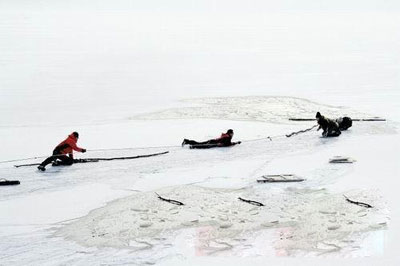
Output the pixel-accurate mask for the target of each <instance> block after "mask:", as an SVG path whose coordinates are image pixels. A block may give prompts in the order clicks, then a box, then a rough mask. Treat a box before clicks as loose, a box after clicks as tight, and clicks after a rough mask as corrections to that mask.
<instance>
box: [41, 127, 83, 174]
mask: <svg viewBox="0 0 400 266" xmlns="http://www.w3.org/2000/svg"><path fill="white" fill-rule="evenodd" d="M78 138H79V134H78V132H72V134H71V135H69V136H68V138H66V139H65V140H64V141H63V142H61V143H60V144H58V145H57V147H56V148H55V149H54V150H53V155H52V156H50V157H49V158H47V159H46V160H44V161H43V162H42V163H41V164H40V165H39V166H38V169H39V170H41V171H46V165H48V164H49V163H51V162H53V163H54V164H56V165H71V164H73V163H74V157H73V151H79V152H86V149H82V148H79V147H78V146H76V143H77V142H78ZM67 154H68V156H67Z"/></svg>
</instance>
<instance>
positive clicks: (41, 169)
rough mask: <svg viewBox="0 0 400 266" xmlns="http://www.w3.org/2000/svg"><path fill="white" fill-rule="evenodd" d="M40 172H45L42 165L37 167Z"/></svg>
mask: <svg viewBox="0 0 400 266" xmlns="http://www.w3.org/2000/svg"><path fill="white" fill-rule="evenodd" d="M37 168H38V169H39V170H40V171H43V172H44V171H46V167H44V166H43V165H39V166H38V167H37Z"/></svg>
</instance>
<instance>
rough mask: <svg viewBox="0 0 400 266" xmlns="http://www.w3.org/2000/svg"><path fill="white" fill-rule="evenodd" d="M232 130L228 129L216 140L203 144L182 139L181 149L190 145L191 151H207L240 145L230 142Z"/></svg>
mask: <svg viewBox="0 0 400 266" xmlns="http://www.w3.org/2000/svg"><path fill="white" fill-rule="evenodd" d="M232 137H233V130H232V129H229V130H228V131H226V133H222V134H221V137H219V138H216V139H210V140H207V141H203V142H197V141H195V140H189V139H184V140H183V142H182V147H183V146H185V145H190V148H191V149H208V148H214V147H228V146H233V145H236V144H240V143H241V142H240V141H238V142H232Z"/></svg>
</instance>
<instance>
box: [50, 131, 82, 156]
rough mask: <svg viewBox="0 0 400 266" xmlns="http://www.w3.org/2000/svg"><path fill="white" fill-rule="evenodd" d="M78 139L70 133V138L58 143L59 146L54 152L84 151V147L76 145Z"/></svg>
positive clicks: (70, 152)
mask: <svg viewBox="0 0 400 266" xmlns="http://www.w3.org/2000/svg"><path fill="white" fill-rule="evenodd" d="M77 141H78V139H77V138H76V137H75V136H74V135H73V134H71V135H69V136H68V138H66V139H65V140H64V141H63V142H61V143H60V144H58V145H57V147H56V148H55V149H54V153H57V154H71V155H72V152H73V151H79V152H82V150H83V149H82V148H79V147H78V146H76V143H77Z"/></svg>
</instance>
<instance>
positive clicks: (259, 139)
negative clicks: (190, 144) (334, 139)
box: [0, 125, 316, 164]
mask: <svg viewBox="0 0 400 266" xmlns="http://www.w3.org/2000/svg"><path fill="white" fill-rule="evenodd" d="M315 127H316V125H315V126H313V127H312V128H307V129H305V130H300V131H297V132H292V133H290V134H282V135H274V136H268V137H262V138H255V139H248V140H243V141H242V143H248V142H254V141H261V140H269V141H272V140H273V139H277V138H281V137H291V136H293V135H297V134H300V133H304V132H307V131H310V130H311V129H313V128H315ZM180 147H181V146H180V145H165V146H146V147H128V148H109V149H107V148H106V149H90V150H87V152H99V151H123V150H146V149H166V148H168V149H171V148H180ZM47 157H49V156H48V155H43V156H35V157H28V158H23V159H14V160H6V161H0V164H3V163H12V162H20V161H27V160H36V159H45V158H47Z"/></svg>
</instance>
